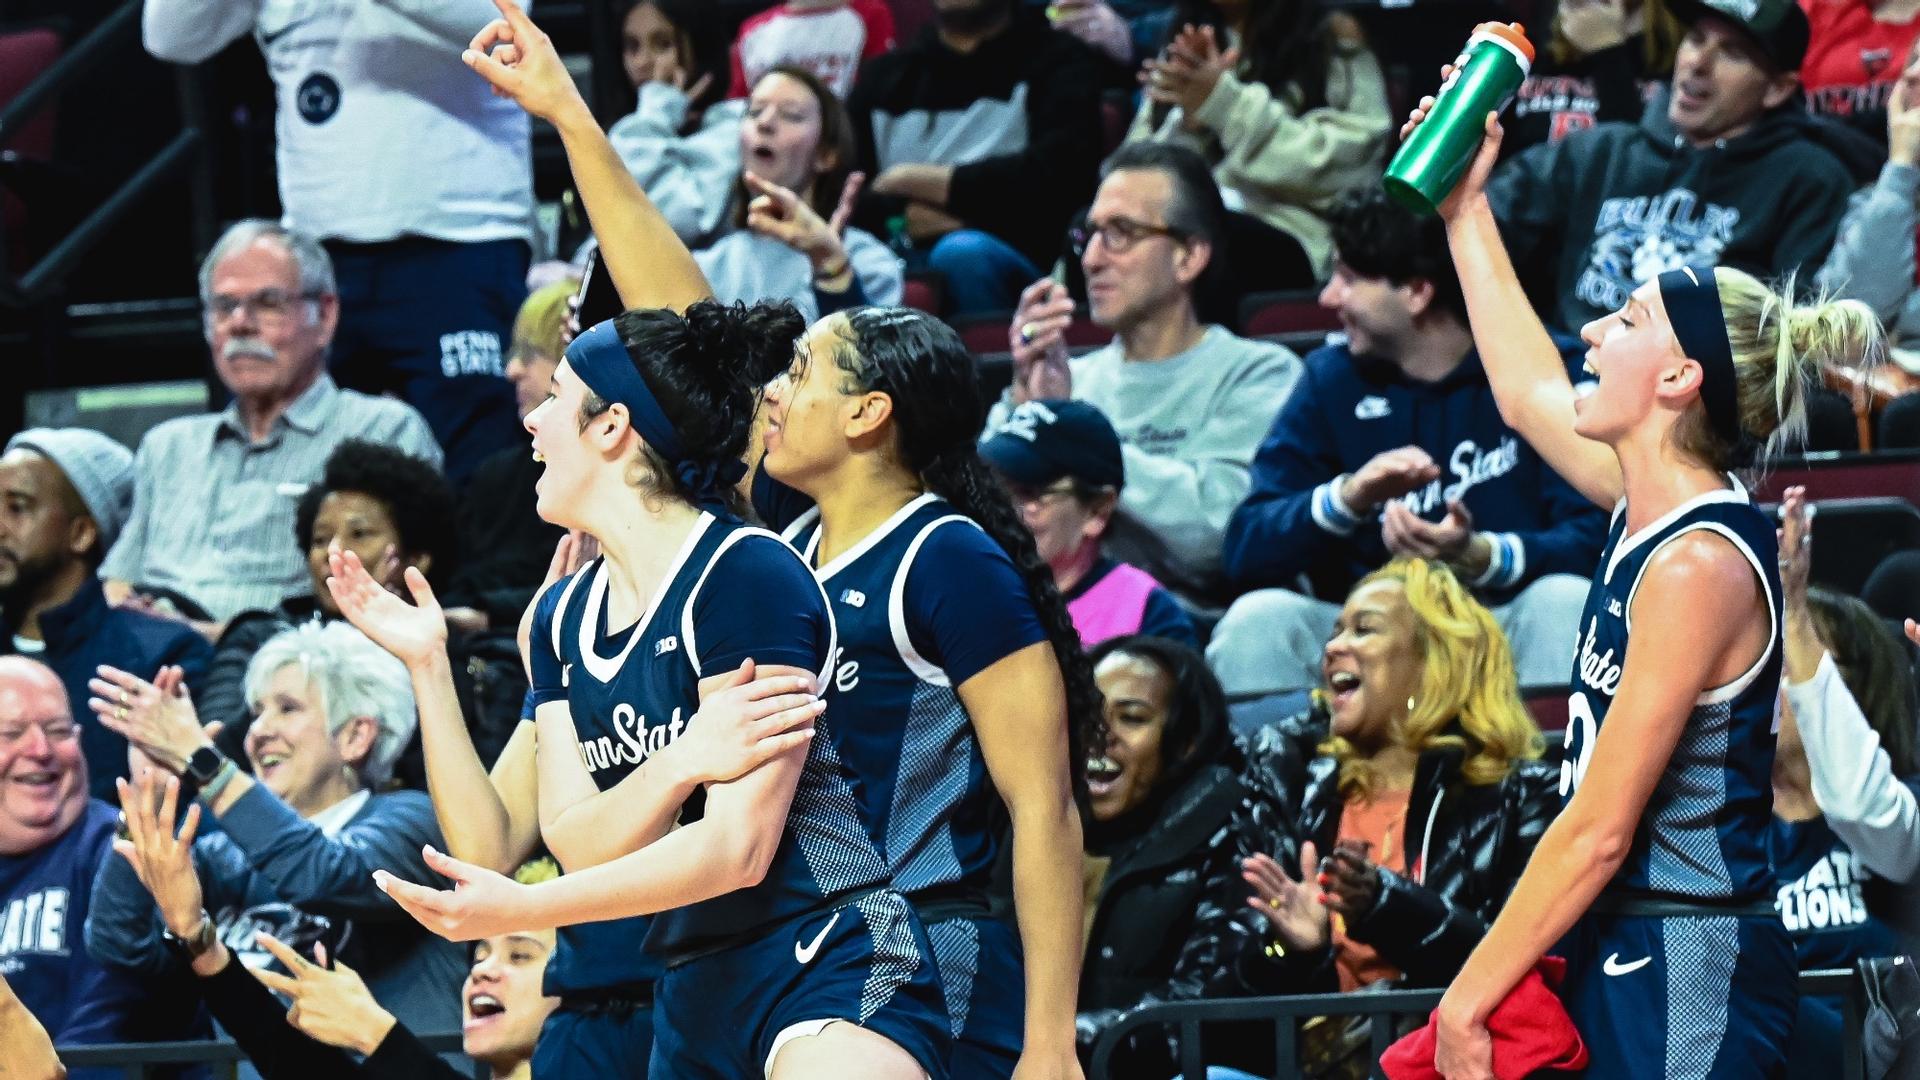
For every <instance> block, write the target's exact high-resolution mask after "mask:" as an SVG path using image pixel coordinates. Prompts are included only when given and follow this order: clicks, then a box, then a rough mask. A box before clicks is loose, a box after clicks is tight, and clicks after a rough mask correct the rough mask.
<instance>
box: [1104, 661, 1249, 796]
mask: <svg viewBox="0 0 1920 1080" xmlns="http://www.w3.org/2000/svg"><path fill="white" fill-rule="evenodd" d="M1114 655H1120V656H1130V657H1133V658H1135V659H1138V660H1144V661H1146V662H1147V663H1149V664H1152V665H1153V666H1154V667H1157V668H1159V669H1160V671H1161V672H1162V673H1163V674H1165V675H1166V677H1167V681H1168V682H1169V683H1171V684H1172V691H1173V692H1172V694H1171V695H1170V698H1169V700H1168V702H1167V717H1166V723H1165V725H1164V726H1163V727H1162V728H1161V731H1160V770H1161V771H1160V777H1161V784H1162V786H1163V787H1165V788H1167V789H1169V790H1171V789H1172V788H1174V787H1176V786H1178V785H1179V784H1181V783H1184V782H1185V781H1186V779H1187V778H1188V777H1190V776H1192V775H1193V774H1194V773H1195V772H1196V771H1198V770H1199V769H1201V768H1203V767H1204V766H1207V765H1212V764H1214V763H1216V762H1225V761H1230V760H1232V759H1233V758H1234V756H1235V753H1236V752H1235V750H1234V745H1233V729H1232V727H1231V726H1230V725H1229V723H1228V719H1227V695H1226V691H1224V690H1222V689H1221V688H1220V680H1219V679H1218V678H1216V677H1215V676H1214V674H1213V669H1211V668H1209V667H1207V661H1206V658H1205V657H1203V656H1201V655H1200V653H1199V650H1197V649H1195V648H1193V647H1192V646H1191V645H1183V644H1181V643H1180V642H1178V641H1169V640H1167V639H1166V638H1162V637H1154V636H1152V635H1150V634H1128V635H1126V636H1124V637H1117V638H1108V639H1107V640H1106V641H1103V642H1101V643H1100V644H1098V645H1096V646H1094V648H1093V652H1092V653H1091V654H1090V655H1089V656H1088V662H1089V663H1090V664H1091V665H1092V666H1093V667H1095V668H1098V667H1099V666H1100V662H1101V661H1103V660H1105V659H1106V658H1107V657H1109V656H1114Z"/></svg>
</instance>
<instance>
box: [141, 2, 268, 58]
mask: <svg viewBox="0 0 1920 1080" xmlns="http://www.w3.org/2000/svg"><path fill="white" fill-rule="evenodd" d="M259 14H260V4H259V0H146V4H145V5H144V6H143V7H142V8H141V10H140V40H141V42H142V43H143V44H144V45H146V47H147V52H149V53H151V54H153V56H154V57H156V58H157V59H161V60H167V61H170V62H172V63H175V64H197V63H199V62H200V61H202V60H205V59H206V58H208V57H210V56H212V55H213V54H214V53H217V52H219V51H220V50H221V49H224V48H226V47H227V46H228V45H230V44H232V43H233V42H234V40H235V39H237V38H239V37H240V35H242V34H244V33H246V32H247V31H249V30H251V29H253V24H254V20H255V19H257V18H258V17H259Z"/></svg>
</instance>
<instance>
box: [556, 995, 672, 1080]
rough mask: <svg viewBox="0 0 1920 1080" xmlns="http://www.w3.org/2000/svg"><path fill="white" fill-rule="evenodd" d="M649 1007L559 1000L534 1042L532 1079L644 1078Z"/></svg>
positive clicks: (648, 1045)
mask: <svg viewBox="0 0 1920 1080" xmlns="http://www.w3.org/2000/svg"><path fill="white" fill-rule="evenodd" d="M652 1054H653V1007H652V1006H651V1005H638V1006H634V1007H630V1008H614V1009H608V1008H600V1007H596V1008H592V1009H578V1008H572V1007H569V1006H568V1005H567V1003H566V1002H565V1001H562V1002H561V1004H560V1007H559V1008H557V1009H555V1010H553V1015H551V1016H549V1017H547V1022H546V1023H545V1024H543V1025H541V1028H540V1038H539V1039H538V1040H537V1041H536V1042H535V1043H534V1044H533V1076H534V1080H597V1078H599V1077H610V1078H625V1080H646V1078H647V1061H648V1060H649V1058H651V1056H652Z"/></svg>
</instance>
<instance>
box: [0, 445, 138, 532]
mask: <svg viewBox="0 0 1920 1080" xmlns="http://www.w3.org/2000/svg"><path fill="white" fill-rule="evenodd" d="M14 450H32V451H33V452H34V453H37V454H40V455H41V456H43V457H45V458H47V459H48V460H49V461H52V462H53V463H54V464H55V465H58V466H59V467H60V471H61V472H63V473H66V474H67V483H69V484H72V485H73V490H74V491H75V492H77V493H78V494H79V496H80V501H81V502H83V503H85V504H86V505H87V513H88V514H90V515H92V516H93V523H94V525H96V526H98V527H99V529H100V551H101V553H102V554H105V553H106V551H107V549H109V548H111V547H113V542H114V540H115V539H117V538H118V537H119V536H120V530H121V529H122V528H124V527H125V526H126V524H127V517H128V515H130V514H131V513H132V512H133V452H132V451H130V450H128V449H127V448H126V447H124V446H121V445H120V444H119V443H117V442H115V441H113V440H112V439H111V438H108V437H107V436H105V435H102V434H100V433H99V432H97V431H93V430H90V429H88V428H28V429H27V430H25V431H23V432H21V433H20V434H18V435H15V436H14V437H13V438H11V439H8V440H7V452H8V453H11V452H13V451H14Z"/></svg>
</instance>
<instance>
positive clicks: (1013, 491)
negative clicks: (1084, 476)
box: [1007, 480, 1074, 510]
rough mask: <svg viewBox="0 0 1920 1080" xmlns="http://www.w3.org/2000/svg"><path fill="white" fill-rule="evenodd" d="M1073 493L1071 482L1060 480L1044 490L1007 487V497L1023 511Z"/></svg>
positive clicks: (1015, 485) (1023, 486) (1018, 486)
mask: <svg viewBox="0 0 1920 1080" xmlns="http://www.w3.org/2000/svg"><path fill="white" fill-rule="evenodd" d="M1073 493H1074V492H1073V481H1072V480H1061V481H1059V482H1058V483H1055V484H1054V485H1053V486H1052V487H1044V488H1035V487H1027V486H1026V485H1024V484H1009V485H1008V486H1007V497H1008V498H1010V499H1012V500H1013V504H1014V505H1015V506H1017V507H1019V508H1021V509H1023V510H1032V509H1036V508H1038V507H1040V506H1042V505H1045V504H1046V503H1049V502H1052V501H1053V500H1055V499H1058V498H1060V497H1061V496H1063V495H1072V494H1073Z"/></svg>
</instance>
